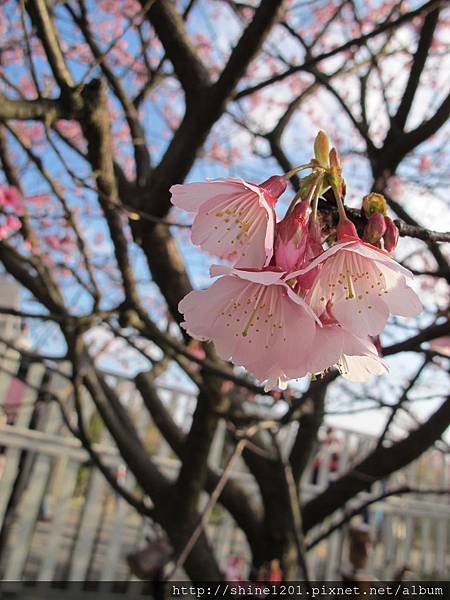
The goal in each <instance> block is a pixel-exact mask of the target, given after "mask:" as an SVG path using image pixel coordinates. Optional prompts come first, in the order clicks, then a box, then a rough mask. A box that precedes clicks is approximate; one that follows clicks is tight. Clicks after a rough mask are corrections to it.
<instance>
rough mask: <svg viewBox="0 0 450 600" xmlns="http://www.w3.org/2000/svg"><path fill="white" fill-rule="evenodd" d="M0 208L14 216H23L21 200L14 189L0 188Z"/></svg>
mask: <svg viewBox="0 0 450 600" xmlns="http://www.w3.org/2000/svg"><path fill="white" fill-rule="evenodd" d="M0 207H1V208H6V209H9V210H11V211H13V212H14V213H15V214H16V215H18V216H20V215H23V209H24V204H23V198H22V196H21V195H20V194H19V192H18V191H17V190H16V188H14V187H8V186H6V187H0Z"/></svg>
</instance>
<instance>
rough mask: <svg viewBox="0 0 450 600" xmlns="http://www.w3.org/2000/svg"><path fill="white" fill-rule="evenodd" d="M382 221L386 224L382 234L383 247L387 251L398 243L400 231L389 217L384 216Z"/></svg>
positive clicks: (390, 250) (391, 249)
mask: <svg viewBox="0 0 450 600" xmlns="http://www.w3.org/2000/svg"><path fill="white" fill-rule="evenodd" d="M384 222H385V224H386V231H385V232H384V235H383V240H384V249H385V250H386V251H387V252H392V251H393V250H394V248H395V247H396V246H397V244H398V238H399V235H400V232H399V230H398V227H397V225H395V223H394V221H393V220H392V219H390V218H389V217H384Z"/></svg>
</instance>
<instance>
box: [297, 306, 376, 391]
mask: <svg viewBox="0 0 450 600" xmlns="http://www.w3.org/2000/svg"><path fill="white" fill-rule="evenodd" d="M321 322H322V327H317V330H316V335H315V337H314V341H313V343H312V345H311V348H310V353H309V359H308V363H307V367H308V371H309V372H310V373H313V374H314V373H320V372H322V371H325V370H326V369H328V368H330V367H332V366H335V367H337V369H338V370H339V372H340V374H341V375H342V376H343V377H344V378H346V379H349V380H351V381H367V380H368V379H370V377H371V376H372V375H382V374H384V373H386V372H387V370H388V369H387V366H386V364H385V362H384V361H383V360H382V359H381V358H380V357H379V355H378V351H377V349H376V347H375V345H374V344H373V343H372V342H371V340H370V339H369V337H368V336H365V337H358V336H356V335H355V334H354V333H353V332H352V331H350V330H349V329H346V328H345V327H343V326H342V325H341V324H340V323H338V322H337V321H336V320H335V319H333V317H331V316H330V315H329V314H328V313H327V312H325V313H324V314H323V315H322V318H321Z"/></svg>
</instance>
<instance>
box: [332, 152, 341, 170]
mask: <svg viewBox="0 0 450 600" xmlns="http://www.w3.org/2000/svg"><path fill="white" fill-rule="evenodd" d="M329 156H330V165H331V167H332V168H335V169H337V170H338V171H340V170H341V159H340V156H339V153H338V151H337V150H336V148H331V150H330V155H329Z"/></svg>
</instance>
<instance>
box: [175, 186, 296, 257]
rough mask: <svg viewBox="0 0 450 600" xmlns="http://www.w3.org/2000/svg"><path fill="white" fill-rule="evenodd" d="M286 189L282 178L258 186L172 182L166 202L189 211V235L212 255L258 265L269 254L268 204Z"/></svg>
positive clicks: (272, 217)
mask: <svg viewBox="0 0 450 600" xmlns="http://www.w3.org/2000/svg"><path fill="white" fill-rule="evenodd" d="M285 188H286V180H285V179H284V178H283V177H281V176H280V177H278V176H274V177H271V178H270V179H268V180H267V181H266V182H264V183H262V184H261V185H255V184H253V183H247V182H246V181H243V180H242V179H232V178H226V179H220V180H213V181H209V182H202V183H188V184H185V185H174V186H172V187H171V188H170V191H171V193H172V203H173V204H174V205H175V206H177V207H179V208H182V209H184V210H187V211H189V212H192V213H194V214H195V218H194V222H193V225H192V232H191V239H192V242H193V243H194V244H196V245H197V246H200V247H201V248H202V249H203V250H206V251H207V252H209V253H210V254H212V255H214V256H218V257H219V258H224V259H228V260H231V261H232V262H233V263H235V264H236V265H239V266H246V267H255V268H260V267H263V266H265V265H267V264H268V263H269V261H270V259H271V258H272V254H273V241H274V228H275V212H274V208H273V207H274V205H275V203H276V201H277V198H278V196H280V195H281V194H282V193H283V191H284V190H285Z"/></svg>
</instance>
